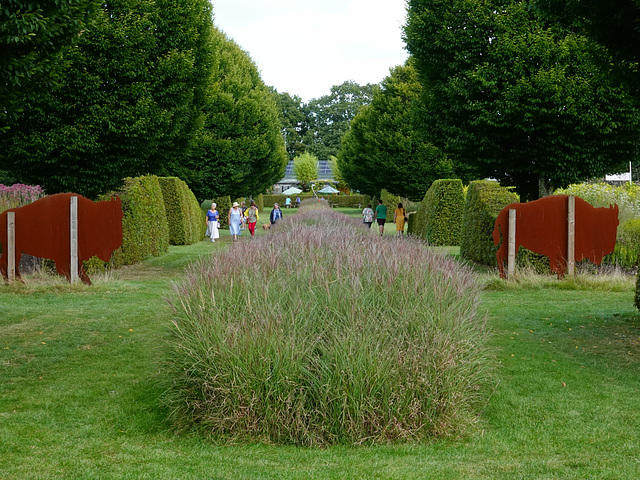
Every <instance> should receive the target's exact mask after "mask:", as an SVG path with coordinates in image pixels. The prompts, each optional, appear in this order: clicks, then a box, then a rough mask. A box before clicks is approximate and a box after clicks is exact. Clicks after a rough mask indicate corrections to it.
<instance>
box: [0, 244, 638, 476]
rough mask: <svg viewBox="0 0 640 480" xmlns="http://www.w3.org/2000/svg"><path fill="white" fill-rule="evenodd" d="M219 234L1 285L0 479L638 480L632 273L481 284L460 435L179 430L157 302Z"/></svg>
mask: <svg viewBox="0 0 640 480" xmlns="http://www.w3.org/2000/svg"><path fill="white" fill-rule="evenodd" d="M224 233H226V232H222V235H223V239H222V240H223V241H222V242H217V243H216V244H211V243H209V242H201V243H199V244H196V245H192V246H188V247H172V248H171V250H170V252H169V254H168V255H166V256H163V257H161V258H155V259H150V260H149V261H147V262H145V263H143V264H141V265H139V266H135V267H131V268H126V269H122V270H121V271H118V272H116V273H113V274H111V275H110V276H108V277H107V278H106V279H105V280H103V281H96V284H95V285H94V286H93V287H86V286H84V285H78V286H73V287H72V286H68V285H66V284H64V283H58V282H51V280H48V279H45V280H37V279H35V280H32V281H30V282H28V284H27V285H25V286H6V285H0V477H1V478H16V479H22V478H34V479H36V478H37V479H49V478H65V479H75V478H77V479H85V478H87V479H91V478H95V479H106V478H114V479H116V478H117V479H121V478H131V479H144V478H148V479H171V478H175V479H191V478H193V479H205V478H206V479H222V478H224V479H253V478H259V479H301V478H314V479H346V478H358V479H365V478H366V479H416V478H427V479H521V478H522V479H547V478H549V479H550V478H553V479H586V478H590V479H631V478H638V477H640V450H639V449H638V445H640V402H638V398H639V395H640V376H639V375H638V374H639V373H640V350H639V348H638V347H639V343H640V315H639V314H638V312H637V311H635V310H634V308H633V284H632V281H629V282H628V287H623V288H617V289H616V290H618V291H606V290H603V289H598V290H589V289H584V290H563V289H560V288H557V287H549V286H547V287H544V288H531V289H521V288H513V289H506V290H505V291H500V292H497V291H487V292H485V293H484V294H483V307H484V308H486V309H487V311H488V314H489V319H490V324H491V326H492V329H493V332H494V337H493V340H492V342H493V345H494V346H495V348H496V361H497V362H499V363H500V366H499V370H498V379H499V384H498V385H497V386H496V391H495V393H494V395H493V397H492V398H491V401H490V403H489V405H488V407H487V409H486V410H485V412H484V414H483V418H482V421H481V427H480V428H479V429H478V431H477V432H474V433H473V434H471V435H470V436H469V437H467V438H465V439H462V440H443V441H437V442H434V443H432V444H430V445H402V446H378V447H353V448H352V447H334V448H327V449H311V448H296V447H274V446H268V445H243V446H215V445H211V444H210V443H208V442H207V441H205V440H203V439H202V438H201V437H198V436H189V435H175V434H174V433H173V432H172V431H171V430H170V427H169V426H168V425H167V424H166V422H165V416H166V412H165V411H164V410H163V409H162V407H160V404H159V402H158V397H159V396H160V394H161V392H160V391H159V389H158V387H157V386H156V385H157V384H156V380H157V375H158V373H157V372H158V365H159V361H160V358H161V357H162V351H161V345H162V342H161V338H162V335H163V334H164V332H165V331H166V328H167V324H168V322H170V315H169V313H168V311H167V310H166V308H165V303H164V300H163V296H164V295H166V293H167V291H168V288H169V284H170V282H171V281H173V280H178V279H179V278H180V277H181V271H182V266H183V265H184V264H185V263H186V262H188V261H189V260H190V259H193V258H196V257H198V256H200V255H207V254H209V253H210V252H214V251H216V250H217V249H222V248H227V246H228V243H229V242H228V239H227V238H226V236H225V235H224ZM243 241H248V240H243ZM551 284H553V282H551Z"/></svg>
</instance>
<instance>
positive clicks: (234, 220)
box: [229, 202, 242, 242]
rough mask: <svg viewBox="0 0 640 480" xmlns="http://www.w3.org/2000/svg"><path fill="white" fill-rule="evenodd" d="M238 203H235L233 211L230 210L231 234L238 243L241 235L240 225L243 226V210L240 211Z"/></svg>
mask: <svg viewBox="0 0 640 480" xmlns="http://www.w3.org/2000/svg"><path fill="white" fill-rule="evenodd" d="M239 207H240V205H239V204H238V202H233V206H232V207H231V210H229V233H230V234H231V235H232V236H233V241H234V242H236V241H238V236H239V235H240V233H241V232H240V225H242V210H240V208H239Z"/></svg>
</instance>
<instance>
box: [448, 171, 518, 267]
mask: <svg viewBox="0 0 640 480" xmlns="http://www.w3.org/2000/svg"><path fill="white" fill-rule="evenodd" d="M517 201H519V197H518V195H517V194H516V193H514V192H512V191H510V190H509V189H508V188H506V187H501V186H500V184H499V183H498V182H495V181H492V180H478V181H475V182H471V183H470V184H469V189H468V192H467V199H466V202H465V205H464V213H463V215H462V233H461V237H460V256H461V257H462V258H465V259H467V260H471V261H473V262H477V263H481V264H483V265H497V263H498V262H497V260H496V252H497V250H498V247H496V246H495V245H494V244H493V228H494V225H495V221H496V218H497V216H498V213H500V211H501V210H502V209H503V208H504V207H506V206H507V205H509V204H511V203H514V202H517Z"/></svg>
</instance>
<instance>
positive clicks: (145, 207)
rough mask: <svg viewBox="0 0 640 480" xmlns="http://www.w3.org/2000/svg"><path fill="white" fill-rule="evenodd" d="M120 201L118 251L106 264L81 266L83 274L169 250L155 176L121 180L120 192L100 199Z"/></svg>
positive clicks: (96, 262)
mask: <svg viewBox="0 0 640 480" xmlns="http://www.w3.org/2000/svg"><path fill="white" fill-rule="evenodd" d="M112 196H118V197H120V200H121V201H122V213H123V218H122V247H120V248H118V249H117V250H116V251H115V252H113V256H112V257H111V260H110V261H109V262H103V261H102V260H100V259H99V258H98V257H93V258H91V259H90V260H87V261H86V262H84V268H85V270H86V271H87V273H89V274H91V273H94V272H100V271H105V270H106V269H107V268H119V267H121V266H123V265H133V264H135V263H139V262H141V261H142V260H144V259H145V257H148V256H155V257H159V256H160V255H163V254H165V253H166V252H167V251H168V250H169V225H168V223H167V214H166V210H165V207H164V201H163V199H162V189H161V188H160V182H159V181H158V177H156V176H155V175H146V176H142V177H136V178H130V177H129V178H125V179H124V185H123V187H122V190H120V191H118V192H110V193H108V194H106V195H101V196H100V198H99V199H98V200H108V199H109V198H111V197H112Z"/></svg>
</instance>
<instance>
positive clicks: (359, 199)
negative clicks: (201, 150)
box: [258, 193, 398, 209]
mask: <svg viewBox="0 0 640 480" xmlns="http://www.w3.org/2000/svg"><path fill="white" fill-rule="evenodd" d="M319 196H320V197H324V199H325V200H327V201H328V202H329V203H331V204H332V205H336V206H338V207H344V208H356V207H358V206H359V208H364V207H365V206H366V204H365V200H366V199H365V195H319ZM287 197H289V198H291V204H292V205H295V201H296V197H300V200H306V199H308V198H313V195H312V194H310V193H301V194H299V195H282V194H280V195H263V201H264V205H266V206H267V207H269V208H272V207H273V204H274V203H278V204H280V207H284V206H285V202H286V199H287ZM397 206H398V204H397V203H396V207H397ZM396 207H393V208H394V209H395V208H396ZM258 208H260V206H258Z"/></svg>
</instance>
